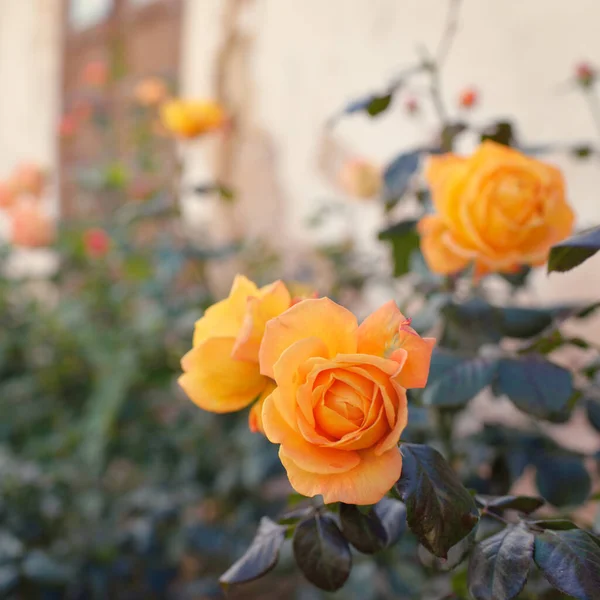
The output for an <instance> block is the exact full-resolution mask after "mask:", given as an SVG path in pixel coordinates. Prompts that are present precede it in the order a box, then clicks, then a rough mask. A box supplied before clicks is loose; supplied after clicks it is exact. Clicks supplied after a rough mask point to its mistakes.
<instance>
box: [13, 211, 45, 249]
mask: <svg viewBox="0 0 600 600" xmlns="http://www.w3.org/2000/svg"><path fill="white" fill-rule="evenodd" d="M9 218H10V242H11V243H12V244H13V245H14V246H22V247H25V248H41V247H44V246H48V245H50V244H51V243H52V241H53V240H54V235H55V227H54V222H53V221H52V219H50V217H49V216H48V215H47V214H46V213H45V212H44V211H43V210H42V209H41V208H40V206H39V205H38V204H37V203H34V202H23V203H20V204H18V205H16V206H15V207H14V208H11V209H10V211H9Z"/></svg>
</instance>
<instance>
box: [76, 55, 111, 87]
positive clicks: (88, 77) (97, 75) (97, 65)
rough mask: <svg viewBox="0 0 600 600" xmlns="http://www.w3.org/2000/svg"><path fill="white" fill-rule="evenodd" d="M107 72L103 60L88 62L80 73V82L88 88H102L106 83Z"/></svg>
mask: <svg viewBox="0 0 600 600" xmlns="http://www.w3.org/2000/svg"><path fill="white" fill-rule="evenodd" d="M108 77H109V70H108V64H107V63H106V61H105V60H102V59H97V60H90V61H89V62H88V63H87V64H86V65H85V66H84V67H83V69H82V71H81V80H82V81H83V83H85V84H86V85H89V86H90V87H103V86H105V85H106V84H107V83H108Z"/></svg>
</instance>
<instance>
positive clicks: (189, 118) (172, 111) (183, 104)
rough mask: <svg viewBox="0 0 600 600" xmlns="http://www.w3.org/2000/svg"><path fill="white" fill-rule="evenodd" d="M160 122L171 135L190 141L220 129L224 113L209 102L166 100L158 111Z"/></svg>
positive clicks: (219, 107) (218, 106)
mask: <svg viewBox="0 0 600 600" xmlns="http://www.w3.org/2000/svg"><path fill="white" fill-rule="evenodd" d="M160 115H161V120H162V123H163V125H164V126H165V128H166V129H167V130H168V131H169V132H171V133H172V134H174V135H176V136H179V137H182V138H186V139H191V138H195V137H198V136H200V135H202V134H204V133H208V132H209V131H214V130H215V129H218V128H219V127H222V126H223V124H224V123H225V111H224V110H223V108H222V107H221V105H220V104H218V103H217V102H213V101H210V100H179V99H175V100H168V101H167V102H165V103H164V104H163V105H162V106H161V109H160Z"/></svg>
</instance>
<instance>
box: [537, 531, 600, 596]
mask: <svg viewBox="0 0 600 600" xmlns="http://www.w3.org/2000/svg"><path fill="white" fill-rule="evenodd" d="M533 558H534V560H535V563H536V564H537V566H538V567H539V568H540V569H541V571H542V573H543V574H544V577H545V578H546V579H547V580H548V581H549V582H550V583H551V584H552V585H553V586H554V587H555V588H557V589H558V590H560V591H561V592H563V593H564V594H568V595H570V596H573V597H574V598H577V600H596V599H597V598H598V597H599V592H600V542H599V541H598V539H597V538H594V537H593V536H592V535H591V534H589V533H587V532H586V531H583V530H581V529H570V530H568V531H544V532H543V533H537V534H536V536H535V547H534V554H533Z"/></svg>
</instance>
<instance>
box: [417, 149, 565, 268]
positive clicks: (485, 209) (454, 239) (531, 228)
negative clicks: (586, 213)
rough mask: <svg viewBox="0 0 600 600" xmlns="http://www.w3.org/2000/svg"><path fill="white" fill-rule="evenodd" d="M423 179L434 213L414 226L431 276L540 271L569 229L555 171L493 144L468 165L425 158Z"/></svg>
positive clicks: (444, 157)
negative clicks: (533, 268) (526, 269)
mask: <svg viewBox="0 0 600 600" xmlns="http://www.w3.org/2000/svg"><path fill="white" fill-rule="evenodd" d="M425 177H426V179H427V181H428V183H429V186H430V188H431V195H432V200H433V204H434V206H435V210H436V214H433V215H426V216H425V217H423V218H422V219H421V221H420V223H419V232H420V234H421V236H422V240H421V249H422V251H423V254H424V256H425V259H426V261H427V263H428V264H429V267H430V268H431V269H432V270H433V271H435V272H436V273H443V274H448V273H455V272H457V271H460V270H461V269H463V268H464V267H466V266H467V265H468V264H470V263H472V262H474V263H475V268H476V273H478V274H479V275H483V274H485V273H489V272H513V271H515V270H518V268H519V267H520V266H521V265H533V266H536V265H541V264H543V263H544V262H545V261H546V259H547V257H548V252H549V250H550V247H551V246H552V245H553V244H555V243H557V242H559V241H561V240H562V239H564V238H566V237H567V236H568V235H569V234H570V233H571V232H572V230H573V222H574V215H573V211H572V210H571V208H570V206H569V205H568V203H567V201H566V199H565V187H564V181H563V177H562V174H561V172H560V171H559V170H558V169H557V168H556V167H553V166H551V165H549V164H546V163H543V162H540V161H538V160H536V159H533V158H530V157H528V156H525V155H524V154H521V153H520V152H518V151H517V150H515V149H512V148H508V147H507V146H503V145H501V144H497V143H495V142H492V141H484V142H483V143H482V144H481V146H480V147H479V148H478V149H477V151H476V152H475V153H474V154H473V155H472V156H471V157H469V158H463V157H460V156H457V155H455V154H444V155H441V156H431V157H429V158H428V161H427V167H426V171H425Z"/></svg>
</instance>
